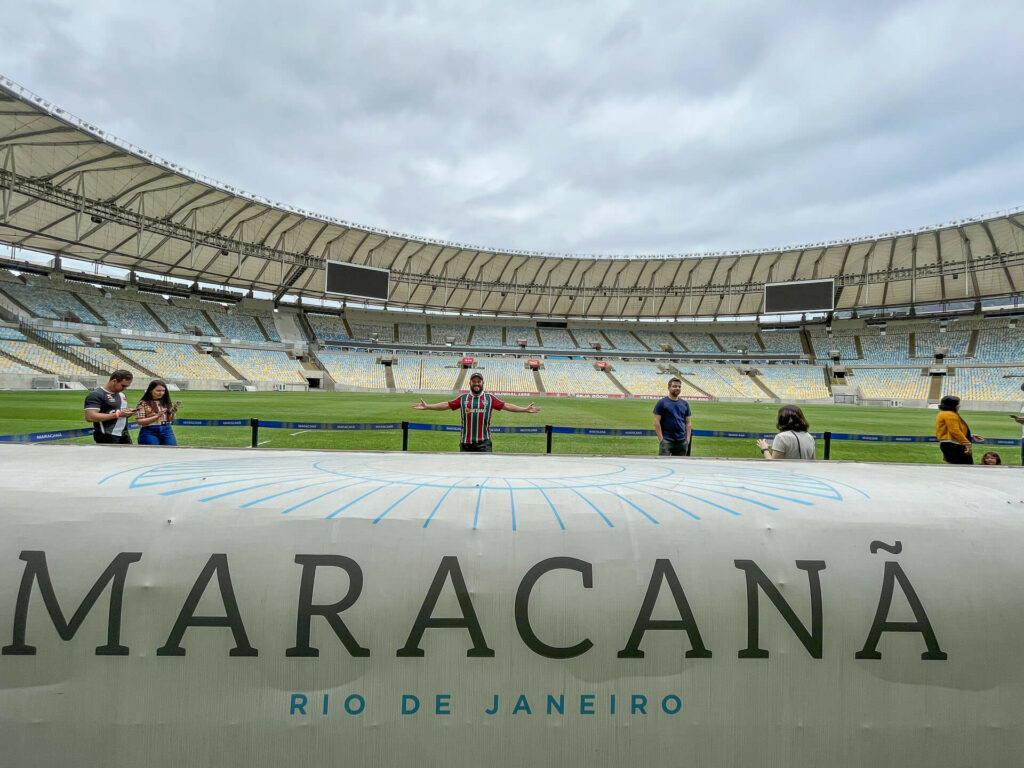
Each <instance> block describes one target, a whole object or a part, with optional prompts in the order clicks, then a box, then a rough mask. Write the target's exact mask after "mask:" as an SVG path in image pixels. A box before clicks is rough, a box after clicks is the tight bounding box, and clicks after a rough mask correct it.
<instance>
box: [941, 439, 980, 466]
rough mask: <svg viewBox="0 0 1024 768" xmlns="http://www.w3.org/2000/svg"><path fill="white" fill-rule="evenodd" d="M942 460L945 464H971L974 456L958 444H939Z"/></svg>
mask: <svg viewBox="0 0 1024 768" xmlns="http://www.w3.org/2000/svg"><path fill="white" fill-rule="evenodd" d="M939 450H941V451H942V460H943V461H945V462H946V463H947V464H973V463H974V454H972V453H968V452H967V449H966V448H965V447H964V446H962V445H960V443H939Z"/></svg>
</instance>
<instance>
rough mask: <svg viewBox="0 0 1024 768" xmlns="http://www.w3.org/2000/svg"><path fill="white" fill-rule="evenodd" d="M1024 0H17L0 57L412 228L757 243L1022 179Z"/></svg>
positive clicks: (180, 137) (281, 192)
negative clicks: (339, 0)
mask: <svg viewBox="0 0 1024 768" xmlns="http://www.w3.org/2000/svg"><path fill="white" fill-rule="evenodd" d="M1022 31H1024V3H1022V2H1020V0H986V1H985V2H980V3H979V2H942V1H941V0H933V1H932V2H901V1H900V0H886V1H884V2H883V1H876V0H859V2H855V3H844V4H838V3H828V2H797V1H790V2H756V1H754V0H750V1H747V2H739V1H738V2H732V3H730V2H709V1H707V0H703V1H702V0H689V1H688V2H681V1H677V2H667V3H666V2H651V3H644V2H620V1H618V0H592V1H591V2H581V3H557V2H550V1H549V2H522V1H517V2H496V1H495V0H472V1H470V2H436V3H421V2H405V1H404V0H399V1H397V2H388V1H387V0H382V1H379V2H373V1H372V0H371V1H370V2H361V0H360V1H359V2H356V1H353V0H349V1H348V2H342V3H335V2H326V1H325V2H305V1H303V2H292V3H289V4H287V5H286V4H284V3H277V2H269V1H268V0H245V2H240V1H238V0H217V1H216V2H209V1H208V0H202V2H195V1H194V0H189V1H188V2H182V1H179V2H175V3H170V4H166V5H164V4H161V3H156V2H142V3H140V2H137V1H136V2H109V1H106V0H89V2H80V0H75V1H74V2H37V1H35V0H22V1H21V2H18V3H13V2H11V3H7V4H5V8H4V12H3V14H2V15H0V40H3V45H2V46H0V73H2V74H4V75H6V76H7V77H9V78H11V79H13V80H15V81H17V82H19V83H20V84H21V85H23V86H24V87H26V88H28V89H29V90H31V91H34V92H35V93H37V94H39V95H41V96H44V97H46V98H47V99H49V100H51V101H53V102H54V103H56V104H59V105H61V106H62V107H64V108H65V109H66V110H68V111H70V112H72V113H73V114H75V115H77V116H79V117H81V118H84V119H86V120H88V121H89V122H91V123H93V124H96V125H98V126H100V127H102V128H104V129H105V130H107V131H109V132H112V133H114V134H115V135H117V136H120V137H121V138H124V139H126V140H128V141H131V142H133V143H135V144H137V145H139V146H142V147H145V148H146V149H148V150H149V151H151V152H154V153H157V154H160V155H162V156H163V157H165V158H167V159H169V160H171V161H173V162H176V163H178V164H181V165H185V166H187V167H189V168H191V169H193V170H195V171H198V172H200V173H204V174H206V175H209V176H213V177H215V178H218V179H221V180H222V181H224V182H225V183H227V184H231V185H233V186H236V187H241V188H243V189H246V190H249V191H250V192H253V193H256V194H260V195H265V196H267V197H270V198H271V199H275V200H280V201H284V202H288V203H291V204H293V205H296V206H300V207H303V208H307V209H311V210H315V211H320V212H323V213H326V214H330V215H334V216H338V217H340V218H343V219H346V220H348V221H353V222H358V223H361V224H366V225H370V226H375V227H382V228H386V229H390V230H394V231H397V232H403V233H409V234H414V235H420V236H426V237H433V238H441V239H445V240H454V241H457V242H462V243H473V244H477V245H484V246H492V247H503V248H517V249H528V250H542V251H552V252H568V253H606V254H611V253H616V254H623V253H628V254H640V253H690V252H698V251H709V250H722V249H737V248H758V247H772V246H778V245H788V244H796V243H805V242H813V241H819V240H824V239H833V238H843V237H848V236H856V235H869V234H874V233H878V232H884V231H890V230H893V229H903V228H909V227H918V226H927V225H930V224H935V223H940V222H944V221H947V220H950V219H958V218H963V217H967V216H973V215H977V214H982V213H988V212H994V211H997V210H1003V209H1006V208H1013V207H1017V206H1020V205H1024V38H1022Z"/></svg>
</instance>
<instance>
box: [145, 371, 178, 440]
mask: <svg viewBox="0 0 1024 768" xmlns="http://www.w3.org/2000/svg"><path fill="white" fill-rule="evenodd" d="M179 405H181V401H178V402H177V403H174V404H173V405H172V404H171V396H170V394H168V392H167V384H166V383H164V382H163V381H161V380H160V379H153V381H151V382H150V383H149V386H148V387H147V388H146V394H144V395H143V396H142V400H141V401H139V405H138V408H137V409H136V410H137V411H138V413H137V415H136V416H135V421H136V422H138V424H139V425H140V426H141V427H142V428H141V429H140V430H139V445H177V444H178V441H177V440H175V438H174V431H173V430H172V429H171V422H172V421H174V413H175V411H177V410H178V406H179Z"/></svg>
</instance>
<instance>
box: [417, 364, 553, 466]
mask: <svg viewBox="0 0 1024 768" xmlns="http://www.w3.org/2000/svg"><path fill="white" fill-rule="evenodd" d="M413 408H415V409H416V410H417V411H443V410H445V409H449V408H450V409H451V410H453V411H454V410H455V409H456V408H458V409H461V411H462V438H461V439H460V440H459V450H460V451H470V452H474V453H491V452H492V451H493V450H494V449H493V448H492V447H491V414H492V413H493V412H494V411H496V410H497V411H511V412H512V413H539V412H540V408H538V407H537V406H536V405H534V404H533V403H530V404H529V405H528V406H526V407H525V408H524V407H523V406H521V405H513V404H512V403H506V402H504V401H503V400H499V399H498V398H496V397H495V396H494V395H491V394H487V393H485V392H484V377H483V374H481V373H480V372H475V373H474V374H473V375H472V376H470V377H469V393H468V394H464V395H459V396H458V397H456V398H455V399H454V400H448V401H447V402H441V403H425V402H423V400H422V399H421V400H420V401H419V402H418V403H416V404H415V405H414V406H413Z"/></svg>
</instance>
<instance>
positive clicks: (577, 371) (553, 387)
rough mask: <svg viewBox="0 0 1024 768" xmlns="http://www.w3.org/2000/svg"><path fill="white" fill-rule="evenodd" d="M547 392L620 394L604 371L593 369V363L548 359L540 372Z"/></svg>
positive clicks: (563, 393)
mask: <svg viewBox="0 0 1024 768" xmlns="http://www.w3.org/2000/svg"><path fill="white" fill-rule="evenodd" d="M540 378H541V381H543V382H544V389H545V390H546V391H547V393H548V394H561V395H585V394H593V395H620V394H622V393H621V392H620V391H619V388H618V387H616V386H615V384H614V383H613V382H612V380H611V379H609V378H608V375H607V374H606V373H603V372H602V371H598V370H595V369H594V364H593V363H584V362H579V363H577V362H564V361H561V360H548V361H546V362H545V363H544V368H543V369H542V370H541V372H540Z"/></svg>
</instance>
